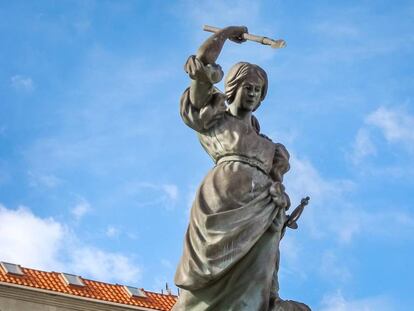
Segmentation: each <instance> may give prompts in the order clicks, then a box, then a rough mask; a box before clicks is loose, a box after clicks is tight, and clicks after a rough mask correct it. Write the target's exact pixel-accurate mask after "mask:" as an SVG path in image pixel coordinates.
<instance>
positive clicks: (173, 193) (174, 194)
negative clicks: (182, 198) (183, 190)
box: [162, 184, 178, 201]
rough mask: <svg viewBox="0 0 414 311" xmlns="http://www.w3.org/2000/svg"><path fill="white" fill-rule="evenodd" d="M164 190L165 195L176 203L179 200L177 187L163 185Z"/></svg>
mask: <svg viewBox="0 0 414 311" xmlns="http://www.w3.org/2000/svg"><path fill="white" fill-rule="evenodd" d="M162 189H163V190H164V191H165V193H166V194H167V196H168V198H169V199H170V200H172V201H176V200H177V199H178V187H177V185H173V184H166V185H162Z"/></svg>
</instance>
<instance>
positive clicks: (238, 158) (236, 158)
mask: <svg viewBox="0 0 414 311" xmlns="http://www.w3.org/2000/svg"><path fill="white" fill-rule="evenodd" d="M233 161H235V162H243V163H246V164H249V165H250V166H254V167H256V168H258V169H260V170H261V171H262V172H263V173H265V174H266V175H268V174H269V173H268V172H267V170H266V166H265V165H264V164H263V163H262V162H260V161H259V160H256V159H252V158H249V157H246V156H242V155H238V154H235V155H228V156H224V157H221V158H220V159H218V160H217V162H216V165H218V164H221V163H223V162H233Z"/></svg>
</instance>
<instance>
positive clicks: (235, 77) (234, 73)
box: [224, 62, 268, 111]
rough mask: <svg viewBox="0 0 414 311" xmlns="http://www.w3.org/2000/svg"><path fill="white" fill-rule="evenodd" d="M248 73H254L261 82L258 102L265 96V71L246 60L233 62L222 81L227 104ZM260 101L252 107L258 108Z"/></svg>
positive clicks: (266, 82) (231, 100) (266, 85)
mask: <svg viewBox="0 0 414 311" xmlns="http://www.w3.org/2000/svg"><path fill="white" fill-rule="evenodd" d="M249 74H255V75H257V76H258V77H259V79H260V80H262V82H263V87H262V94H261V97H260V103H261V102H262V101H263V99H264V98H265V97H266V94H267V87H268V80H267V74H266V72H265V71H264V70H263V69H262V68H261V67H259V66H257V65H254V64H250V63H247V62H240V63H237V64H235V65H234V66H233V67H231V68H230V70H229V72H228V73H227V76H226V79H225V81H224V92H225V94H226V99H227V102H228V103H229V104H231V103H232V102H233V100H234V98H235V96H236V92H237V89H238V88H239V86H240V85H241V84H242V83H243V81H244V80H245V79H246V78H247V76H248V75H249ZM260 103H259V104H258V105H257V106H256V107H255V108H254V110H253V111H255V110H256V109H257V108H259V106H260Z"/></svg>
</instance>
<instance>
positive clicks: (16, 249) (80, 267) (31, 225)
mask: <svg viewBox="0 0 414 311" xmlns="http://www.w3.org/2000/svg"><path fill="white" fill-rule="evenodd" d="M0 224H1V226H0V236H1V237H2V241H1V247H0V260H4V261H9V262H13V263H16V264H21V265H22V266H26V267H29V268H34V269H41V270H46V271H51V270H53V271H62V272H69V273H74V274H80V275H82V276H84V277H88V278H93V279H96V280H100V281H106V282H115V281H116V282H123V283H124V284H131V285H136V282H137V281H139V279H140V276H141V268H140V266H139V265H137V264H136V263H135V262H134V260H133V258H130V257H127V256H125V255H123V254H120V253H113V252H107V251H104V250H102V249H99V248H97V247H94V246H91V245H85V244H84V243H82V242H81V241H79V240H78V238H77V237H76V235H75V234H74V233H73V232H71V231H70V230H69V228H67V227H65V226H64V225H62V224H61V223H59V222H58V221H56V220H54V219H52V218H41V217H38V216H36V215H34V214H33V213H32V212H31V211H30V210H29V209H27V208H24V207H20V208H18V209H17V210H12V209H7V208H6V207H4V206H2V205H0Z"/></svg>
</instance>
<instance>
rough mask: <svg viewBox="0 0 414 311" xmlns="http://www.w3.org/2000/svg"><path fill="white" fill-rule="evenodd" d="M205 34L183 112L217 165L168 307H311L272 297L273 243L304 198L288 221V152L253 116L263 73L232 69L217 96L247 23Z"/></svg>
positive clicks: (193, 59)
mask: <svg viewBox="0 0 414 311" xmlns="http://www.w3.org/2000/svg"><path fill="white" fill-rule="evenodd" d="M207 30H209V31H212V32H214V34H213V35H212V36H211V37H209V38H208V39H207V40H206V41H205V42H204V43H203V44H202V45H201V47H200V48H199V49H198V51H197V55H193V56H190V57H189V58H188V60H187V62H186V64H185V67H184V69H185V71H186V72H187V73H188V75H189V76H190V78H191V85H190V87H189V88H187V89H186V90H185V92H184V94H183V96H182V98H181V103H180V104H181V106H180V112H181V117H182V118H183V120H184V122H185V124H187V125H188V126H189V127H191V128H192V129H193V130H195V131H196V132H197V134H198V138H199V140H200V143H201V145H202V146H203V148H204V149H205V150H206V152H207V153H208V154H209V155H210V156H211V157H212V159H213V160H214V162H215V166H214V168H213V169H211V170H210V171H209V173H208V174H207V176H206V177H205V178H204V180H203V182H202V183H201V185H200V187H199V189H198V191H197V195H196V198H195V201H194V203H193V206H192V209H191V217H190V224H189V226H188V230H187V233H186V236H185V242H184V251H183V255H182V258H181V261H180V263H179V265H178V268H177V272H176V275H175V283H176V285H177V286H178V287H179V288H181V291H180V293H181V294H180V296H179V299H178V302H177V304H176V305H175V306H174V308H173V310H174V311H181V310H186V311H189V310H219V311H220V310H223V311H228V310H231V311H242V310H246V311H259V310H260V311H270V310H281V311H286V310H298V311H299V310H310V309H309V307H307V306H306V305H305V304H302V303H299V302H295V301H289V300H282V299H281V298H280V297H279V295H278V290H279V285H278V278H277V274H278V268H279V242H280V240H281V238H282V236H283V233H284V230H285V228H286V226H289V227H293V228H294V227H295V226H296V220H297V218H298V217H299V215H300V213H301V211H302V210H303V207H304V206H305V205H306V204H307V201H306V202H305V201H302V203H301V205H300V206H299V209H298V210H297V211H296V212H294V213H293V215H292V216H293V217H292V218H290V222H289V216H288V215H286V211H287V209H288V208H289V206H290V200H289V196H288V195H287V194H286V193H285V188H284V186H283V184H282V182H283V175H284V174H285V173H286V172H287V171H288V170H289V153H288V151H287V150H286V148H285V147H284V146H283V145H282V144H279V143H274V142H272V140H271V139H269V138H268V137H267V136H265V135H263V134H262V133H261V132H260V125H259V121H258V120H257V119H256V118H255V117H254V115H253V112H254V111H255V110H256V109H257V108H258V107H259V106H260V104H261V102H262V101H263V100H264V98H265V97H266V92H267V87H268V80H267V75H266V72H265V71H264V70H263V69H262V68H260V67H259V66H257V65H254V64H250V63H247V62H240V63H237V64H235V65H234V66H233V67H232V68H231V69H230V71H229V73H228V74H227V76H226V78H225V92H224V94H223V93H222V92H220V91H219V90H218V89H217V88H216V87H214V84H215V83H217V82H219V81H220V80H221V79H222V78H223V71H222V70H221V67H220V66H219V65H217V64H216V60H217V58H218V56H219V54H220V52H221V50H222V47H223V45H224V43H225V41H226V40H227V39H229V40H231V41H234V42H238V43H241V42H244V41H245V40H246V39H249V38H252V36H251V35H248V31H247V28H246V27H227V28H224V29H217V28H213V27H210V28H209V29H207ZM253 37H255V38H259V39H257V40H255V41H259V42H261V43H264V44H269V45H271V44H273V43H274V42H278V43H277V44H278V46H276V44H274V45H275V46H274V47H283V46H284V41H283V42H282V40H278V41H274V40H271V39H268V38H266V39H268V40H271V41H266V42H267V43H265V42H264V41H263V40H262V39H260V38H265V37H258V36H253ZM260 40H262V41H260ZM272 42H273V43H272ZM226 102H227V104H226Z"/></svg>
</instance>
